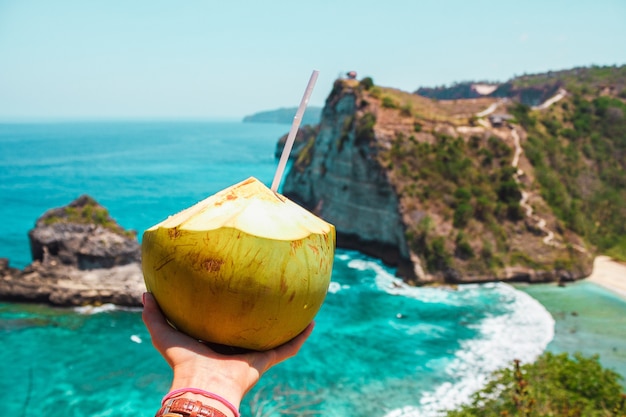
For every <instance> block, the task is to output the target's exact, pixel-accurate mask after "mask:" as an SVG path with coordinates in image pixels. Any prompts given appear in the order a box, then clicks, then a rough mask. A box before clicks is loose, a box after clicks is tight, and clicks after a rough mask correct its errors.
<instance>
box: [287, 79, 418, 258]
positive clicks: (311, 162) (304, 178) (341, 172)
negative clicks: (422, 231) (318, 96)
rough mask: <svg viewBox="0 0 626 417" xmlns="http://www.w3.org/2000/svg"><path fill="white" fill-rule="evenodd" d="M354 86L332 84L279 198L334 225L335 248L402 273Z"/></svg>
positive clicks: (401, 248)
mask: <svg viewBox="0 0 626 417" xmlns="http://www.w3.org/2000/svg"><path fill="white" fill-rule="evenodd" d="M360 97H361V94H360V93H359V84H358V82H356V81H354V80H350V81H347V80H346V81H345V82H338V83H336V85H335V89H334V90H333V92H332V93H331V95H330V97H329V98H328V100H327V102H326V106H325V107H324V110H323V113H322V119H321V123H320V125H319V132H318V134H317V137H316V138H315V142H314V146H310V147H309V148H308V149H304V150H303V151H301V152H300V153H299V157H298V159H297V161H296V162H295V164H294V166H293V168H292V170H291V172H290V173H289V174H288V176H287V177H286V179H285V183H284V185H283V193H284V194H285V195H286V196H287V197H288V198H290V199H292V200H294V201H296V202H298V203H300V204H302V205H303V206H305V207H308V208H309V209H311V210H312V211H314V212H315V213H316V214H318V215H319V216H321V217H323V218H324V219H326V220H327V221H329V222H331V223H332V224H334V225H335V227H336V230H337V244H338V245H339V246H341V247H345V248H353V249H358V250H360V251H362V252H364V253H366V254H370V255H372V256H376V257H379V258H382V259H383V260H384V261H386V262H388V263H391V264H394V265H402V266H403V267H406V266H408V265H409V263H408V262H407V261H408V259H409V257H410V256H409V250H408V246H407V243H406V240H405V237H404V230H403V225H402V219H401V215H400V213H399V211H398V196H397V195H396V192H395V190H394V188H393V186H392V185H391V183H390V182H389V179H388V178H387V173H386V172H385V170H383V169H382V167H381V166H380V164H379V163H378V161H377V160H376V143H375V141H374V140H373V139H374V137H373V135H371V136H369V137H368V134H369V133H367V134H366V131H367V132H369V131H371V126H369V127H368V126H365V125H364V124H365V123H367V120H364V119H363V116H364V108H362V106H361V102H360Z"/></svg>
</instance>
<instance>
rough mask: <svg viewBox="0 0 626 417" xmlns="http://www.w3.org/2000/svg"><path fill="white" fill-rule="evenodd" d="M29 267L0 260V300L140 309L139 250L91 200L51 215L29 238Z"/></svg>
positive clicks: (131, 237)
mask: <svg viewBox="0 0 626 417" xmlns="http://www.w3.org/2000/svg"><path fill="white" fill-rule="evenodd" d="M28 236H29V239H30V246H31V253H32V257H33V262H32V263H31V264H30V265H28V266H27V267H26V268H24V270H18V269H15V268H11V267H10V266H9V262H8V260H6V259H5V260H0V299H3V300H10V301H34V302H47V303H50V304H54V305H61V306H79V305H86V304H103V303H113V304H117V305H124V306H140V305H141V296H142V294H143V292H144V291H145V284H144V281H143V274H142V272H141V266H140V259H141V247H140V245H139V243H138V241H137V238H136V235H135V233H133V232H130V231H126V230H124V229H123V228H122V227H120V226H119V225H118V224H117V223H116V222H115V221H114V220H113V219H112V218H111V217H110V216H109V214H108V212H107V210H106V209H105V208H104V207H102V206H100V205H99V204H98V203H97V202H96V201H95V200H93V199H92V198H91V197H89V196H81V197H79V198H78V199H77V200H75V201H73V202H72V203H70V204H69V205H68V206H65V207H61V208H56V209H52V210H49V211H48V212H46V213H44V215H42V216H41V217H40V218H39V219H38V220H37V222H36V225H35V228H34V229H32V230H31V231H30V232H29V234H28Z"/></svg>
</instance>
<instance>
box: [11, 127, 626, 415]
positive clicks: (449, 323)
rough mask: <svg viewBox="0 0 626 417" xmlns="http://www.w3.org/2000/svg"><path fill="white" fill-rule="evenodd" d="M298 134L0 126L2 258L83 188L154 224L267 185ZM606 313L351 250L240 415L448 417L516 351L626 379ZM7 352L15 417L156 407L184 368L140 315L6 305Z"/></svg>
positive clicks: (619, 306)
mask: <svg viewBox="0 0 626 417" xmlns="http://www.w3.org/2000/svg"><path fill="white" fill-rule="evenodd" d="M288 130H289V126H288V125H273V124H252V123H250V124H249V123H240V122H232V121H231V122H228V121H224V122H218V121H212V122H80V123H78V122H72V123H69V122H67V123H31V124H0V218H2V219H3V221H2V222H0V224H1V225H2V226H1V227H2V229H1V233H0V257H6V258H9V259H10V260H11V265H12V266H14V267H18V268H23V267H24V266H26V265H27V264H28V263H30V251H29V246H28V238H27V233H28V231H29V230H30V229H31V228H32V227H33V226H34V223H35V220H36V219H37V218H38V217H39V216H41V215H42V214H43V213H44V212H45V211H46V210H48V209H50V208H53V207H59V206H63V205H66V204H68V203H69V202H71V201H72V200H73V199H75V198H77V197H78V196H80V195H81V194H89V195H91V196H92V197H94V198H95V199H96V200H97V201H98V202H99V203H100V204H102V205H104V206H105V207H107V208H108V209H109V211H110V213H111V215H112V216H113V217H114V218H115V219H116V220H117V221H118V222H119V223H120V224H121V225H122V226H123V227H125V228H129V229H135V230H137V231H139V234H140V235H141V232H142V231H143V230H144V229H146V228H148V227H150V226H152V225H153V224H155V223H157V222H159V221H161V220H163V219H164V218H166V217H167V216H168V215H170V214H173V213H175V212H178V211H180V210H182V209H184V208H187V207H189V206H190V205H192V204H194V203H196V202H198V201H200V200H202V199H204V198H206V197H207V196H209V195H211V194H213V193H215V192H217V191H219V190H221V189H223V188H225V187H228V186H230V185H232V184H234V183H236V182H239V181H242V180H244V179H246V178H247V177H249V176H254V177H256V178H258V179H260V180H261V181H263V182H264V183H266V184H268V185H269V184H270V183H271V181H272V178H273V175H274V172H275V170H276V166H277V160H276V159H275V158H274V149H275V145H276V142H277V140H278V138H279V137H280V136H281V135H283V134H284V133H286V132H287V131H288ZM529 294H530V295H529ZM531 295H532V297H531ZM538 300H539V301H538ZM540 301H541V303H540ZM586 309H587V310H586ZM599 311H601V312H602V315H601V317H600V318H598V320H600V321H601V323H603V324H608V325H609V326H611V325H612V326H613V327H612V328H613V329H615V328H618V329H619V326H622V325H625V324H626V323H624V321H623V320H624V319H623V318H624V317H626V303H625V302H624V300H622V299H619V298H618V297H616V296H613V295H612V294H611V293H608V292H607V291H605V290H602V289H600V288H599V287H597V286H594V285H593V284H588V283H584V282H583V283H580V285H578V284H576V285H573V286H571V288H566V289H562V288H558V287H554V286H533V287H532V288H531V287H523V288H514V287H512V286H510V285H506V284H501V283H495V284H486V285H463V286H459V287H458V288H456V289H445V288H410V287H406V286H404V285H403V284H402V282H401V281H400V280H398V279H397V278H395V276H394V270H393V269H391V268H389V267H386V266H384V265H382V264H381V263H380V262H379V261H377V260H375V259H372V258H368V257H366V256H363V255H361V254H359V253H357V252H352V251H344V250H338V251H337V254H336V259H335V266H334V271H333V277H332V283H331V286H330V291H329V293H328V296H327V298H326V301H325V303H324V305H323V307H322V309H321V310H320V312H319V314H318V316H317V318H316V322H317V325H316V328H315V331H314V333H313V335H312V336H311V338H310V339H309V341H308V342H307V344H306V345H305V346H304V348H303V349H302V351H301V352H300V354H299V355H298V356H297V357H295V358H292V359H290V360H288V361H286V362H284V363H282V364H280V365H278V366H277V367H275V368H273V369H272V370H270V371H269V372H268V373H267V374H266V375H265V376H264V377H263V378H262V380H261V382H260V383H259V384H258V385H257V387H256V388H255V389H254V390H253V391H252V392H251V393H250V394H249V395H248V397H246V399H244V403H243V405H242V412H243V415H246V416H250V415H256V416H265V417H270V416H279V415H286V414H291V415H304V414H311V415H324V416H347V417H350V416H381V417H383V416H384V417H396V416H397V417H400V416H403V417H408V416H412V417H417V416H428V417H430V416H437V415H439V412H438V411H439V410H442V409H446V408H450V407H454V406H455V405H458V404H460V403H461V402H463V401H465V400H467V398H468V397H469V395H470V394H471V393H472V392H473V391H474V390H476V389H478V388H480V387H481V385H482V384H483V383H484V382H485V380H486V378H487V377H488V376H489V374H490V373H491V372H492V371H494V370H495V369H497V368H500V367H503V366H506V365H508V364H510V363H511V362H512V361H513V359H521V360H522V361H532V360H533V359H534V358H535V357H536V356H537V355H539V354H541V353H542V352H543V351H544V350H545V349H552V350H555V351H571V352H573V351H576V350H579V349H578V347H579V345H580V349H582V350H583V351H584V353H588V354H589V353H594V352H596V351H598V352H600V351H601V352H602V355H603V358H605V360H606V363H607V364H608V365H610V366H613V367H614V368H615V369H618V370H619V371H620V372H623V373H624V374H626V369H624V368H623V365H620V363H624V362H626V361H624V362H622V358H624V355H625V353H624V352H626V342H625V336H624V334H621V333H620V332H619V330H614V331H613V333H614V334H613V335H612V336H610V335H608V336H607V335H606V334H604V333H601V331H600V330H599V326H598V323H599V322H598V321H597V320H596V321H594V320H595V319H593V317H595V316H593V314H596V313H597V312H599ZM572 312H576V314H575V315H574V314H573V313H572ZM570 316H571V317H570ZM555 319H556V322H555ZM578 319H580V320H578ZM572 320H573V321H572ZM620 320H621V321H620ZM555 323H556V324H555ZM564 326H565V327H564ZM616 326H617V327H616ZM600 327H602V326H600ZM623 328H625V327H622V329H623ZM572 329H573V330H572ZM603 337H607V338H608V339H607V340H608V342H607V343H603V342H602V341H601V340H603V339H602V338H603ZM588 339H589V340H588ZM581 340H587V341H588V343H587V344H586V345H585V344H584V343H580V341H581ZM594 340H595V341H596V343H594V342H593V341H594ZM0 347H1V348H2V361H1V363H0V400H2V404H3V410H4V411H5V413H6V414H12V415H19V416H36V415H46V416H48V417H54V416H64V417H67V416H76V417H79V416H117V415H120V414H121V413H124V414H130V413H132V414H133V415H137V416H145V417H149V416H153V415H154V413H155V411H156V410H157V408H158V406H159V401H160V398H161V397H162V396H163V395H164V394H165V393H166V392H167V389H168V384H169V380H170V377H171V373H170V370H169V368H168V366H167V365H166V363H165V362H164V361H163V360H162V358H161V357H160V356H159V355H158V353H157V352H156V351H155V350H154V349H153V348H152V345H151V343H150V337H149V335H148V333H147V331H146V330H145V328H144V326H143V323H142V321H141V317H140V312H139V310H124V309H118V308H115V307H113V306H108V305H105V306H102V307H99V308H95V309H94V308H84V309H60V308H51V307H48V306H44V305H36V304H35V305H33V304H31V305H28V304H15V303H0ZM611 352H612V353H611ZM620 366H622V367H621V368H620ZM24 410H25V411H24ZM316 413H317V414H316Z"/></svg>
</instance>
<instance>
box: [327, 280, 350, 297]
mask: <svg viewBox="0 0 626 417" xmlns="http://www.w3.org/2000/svg"><path fill="white" fill-rule="evenodd" d="M349 288H350V286H349V285H346V284H340V283H338V282H334V281H331V283H330V285H329V286H328V292H329V293H331V294H337V293H338V292H339V291H341V290H347V289H349Z"/></svg>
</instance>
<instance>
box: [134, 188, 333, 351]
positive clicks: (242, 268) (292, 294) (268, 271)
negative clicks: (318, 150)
mask: <svg viewBox="0 0 626 417" xmlns="http://www.w3.org/2000/svg"><path fill="white" fill-rule="evenodd" d="M141 246H142V268H143V273H144V278H145V282H146V287H147V289H148V291H150V292H151V293H152V294H153V295H154V297H155V298H156V300H157V302H158V304H159V306H160V307H161V309H162V311H163V313H164V314H165V316H166V317H167V319H168V320H169V321H170V323H171V324H172V325H173V326H174V327H176V328H177V329H179V330H180V331H182V332H184V333H186V334H188V335H190V336H192V337H194V338H196V339H199V340H203V341H206V342H211V343H217V344H220V345H227V346H235V347H240V348H245V349H252V350H267V349H271V348H273V347H276V346H278V345H281V344H283V343H285V342H287V341H289V340H290V339H292V338H293V337H295V336H296V335H298V334H299V333H300V332H302V331H303V330H304V329H305V328H306V327H307V325H308V324H309V323H310V322H311V321H312V320H313V318H314V317H315V315H316V314H317V312H318V311H319V309H320V307H321V305H322V303H323V301H324V298H325V297H326V293H327V291H328V287H329V284H330V277H331V272H332V266H333V258H334V250H335V228H334V226H333V225H332V224H330V223H327V222H325V221H324V220H322V219H320V218H319V217H317V216H315V215H314V214H312V213H310V212H309V211H307V210H305V209H304V208H302V207H300V206H299V205H297V204H295V203H294V202H292V201H290V200H289V199H287V198H285V197H284V196H282V195H280V194H278V193H275V192H274V191H272V190H270V189H269V188H268V187H266V186H265V185H264V184H263V183H261V182H260V181H259V180H257V179H256V178H253V177H251V178H249V179H247V180H245V181H243V182H240V183H238V184H235V185H233V186H231V187H229V188H226V189H224V190H222V191H220V192H218V193H217V194H215V195H213V196H211V197H209V198H207V199H205V200H203V201H201V202H199V203H197V204H196V205H194V206H192V207H190V208H188V209H186V210H183V211H182V212H180V213H178V214H176V215H173V216H170V217H169V218H167V219H166V220H164V221H163V222H161V223H159V224H157V225H155V226H153V227H151V228H149V229H148V230H146V231H145V232H144V234H143V239H142V245H141Z"/></svg>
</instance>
